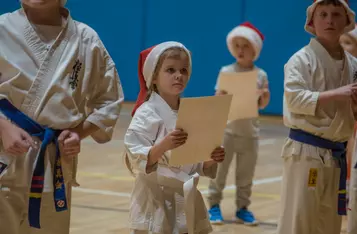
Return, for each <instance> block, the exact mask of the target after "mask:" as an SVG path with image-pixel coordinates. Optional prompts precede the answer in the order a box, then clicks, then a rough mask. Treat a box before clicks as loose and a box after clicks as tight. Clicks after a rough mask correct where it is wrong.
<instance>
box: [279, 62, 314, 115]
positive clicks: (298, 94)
mask: <svg viewBox="0 0 357 234" xmlns="http://www.w3.org/2000/svg"><path fill="white" fill-rule="evenodd" d="M284 70H285V71H284V72H285V81H284V95H285V100H286V104H287V108H288V110H289V111H290V112H292V113H294V114H301V115H311V116H314V115H315V111H316V106H317V100H318V98H319V92H313V91H311V90H310V89H309V86H308V84H309V82H307V80H310V79H311V74H310V72H309V64H306V61H303V60H302V58H300V57H298V56H296V55H295V56H294V57H292V58H291V59H290V60H289V62H288V63H287V64H286V65H285V69H284Z"/></svg>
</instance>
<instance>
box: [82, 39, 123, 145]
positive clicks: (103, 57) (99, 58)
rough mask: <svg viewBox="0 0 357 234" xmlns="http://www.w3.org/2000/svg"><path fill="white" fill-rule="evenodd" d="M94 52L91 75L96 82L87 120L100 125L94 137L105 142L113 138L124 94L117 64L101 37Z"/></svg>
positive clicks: (90, 96)
mask: <svg viewBox="0 0 357 234" xmlns="http://www.w3.org/2000/svg"><path fill="white" fill-rule="evenodd" d="M92 54H93V55H92V57H93V58H92V61H93V63H92V70H91V73H92V74H91V77H92V78H93V79H92V81H94V84H92V91H91V93H90V94H89V100H88V102H87V109H88V111H89V113H90V114H89V115H88V117H87V119H86V121H88V122H90V123H92V124H94V125H96V126H98V127H99V130H98V131H96V132H95V133H93V134H92V137H93V139H94V140H95V141H97V142H98V143H105V142H108V141H110V140H111V138H112V135H113V130H114V127H115V124H116V122H117V120H118V117H119V112H120V108H121V104H122V102H123V100H124V94H123V89H122V86H121V82H120V78H119V75H118V72H117V70H116V67H115V64H114V62H113V60H112V58H111V57H110V55H109V54H108V52H107V50H106V49H105V47H104V45H103V44H102V42H101V41H100V40H99V39H98V41H97V43H94V45H93V49H92Z"/></svg>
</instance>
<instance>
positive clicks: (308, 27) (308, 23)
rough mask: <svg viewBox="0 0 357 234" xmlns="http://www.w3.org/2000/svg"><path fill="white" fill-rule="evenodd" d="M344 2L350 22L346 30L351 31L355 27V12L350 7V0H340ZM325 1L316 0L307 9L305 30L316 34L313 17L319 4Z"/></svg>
mask: <svg viewBox="0 0 357 234" xmlns="http://www.w3.org/2000/svg"><path fill="white" fill-rule="evenodd" d="M339 1H340V2H341V3H342V6H343V7H344V8H345V9H346V13H347V17H348V20H349V24H348V25H347V26H346V28H345V30H344V32H345V33H346V32H349V31H351V30H353V29H354V28H355V12H354V11H353V10H352V9H351V8H350V7H349V5H348V0H339ZM320 2H323V0H314V2H313V3H312V4H311V5H310V6H309V7H308V8H307V10H306V16H307V17H306V22H305V30H306V31H307V32H309V33H311V34H312V35H314V36H316V32H315V28H314V26H313V23H312V18H313V15H314V12H315V9H316V7H317V5H318V4H319V3H320Z"/></svg>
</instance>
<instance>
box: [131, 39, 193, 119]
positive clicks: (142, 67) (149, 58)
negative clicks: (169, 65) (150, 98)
mask: <svg viewBox="0 0 357 234" xmlns="http://www.w3.org/2000/svg"><path fill="white" fill-rule="evenodd" d="M171 48H181V49H183V50H184V51H185V52H186V53H187V56H188V58H189V65H190V66H189V70H188V77H190V75H191V70H192V68H191V67H192V60H191V54H190V52H189V51H188V49H187V48H186V47H185V46H184V45H183V44H181V43H179V42H175V41H167V42H163V43H161V44H158V45H156V46H152V47H150V48H148V49H145V50H143V51H141V53H140V57H139V64H138V70H139V71H138V72H139V83H140V92H139V95H138V98H137V100H136V103H135V106H134V109H133V111H132V113H131V115H132V116H134V114H135V111H136V110H137V109H138V108H139V107H140V106H141V105H142V104H143V103H144V102H145V99H146V96H147V93H148V89H149V88H150V86H151V83H152V80H153V75H154V72H155V69H156V66H157V63H158V62H159V59H160V57H161V55H162V54H163V53H164V52H165V51H167V50H168V49H171Z"/></svg>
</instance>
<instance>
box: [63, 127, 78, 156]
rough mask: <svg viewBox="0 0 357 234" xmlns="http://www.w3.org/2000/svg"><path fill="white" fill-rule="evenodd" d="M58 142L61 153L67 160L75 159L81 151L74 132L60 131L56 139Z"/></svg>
mask: <svg viewBox="0 0 357 234" xmlns="http://www.w3.org/2000/svg"><path fill="white" fill-rule="evenodd" d="M58 142H59V143H60V144H61V146H62V147H63V148H62V149H63V152H62V153H63V154H64V156H65V157H67V158H73V157H76V156H77V155H78V154H79V153H80V151H81V139H80V137H79V135H78V134H77V133H76V132H74V131H70V130H64V131H62V132H61V134H60V135H59V137H58Z"/></svg>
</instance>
